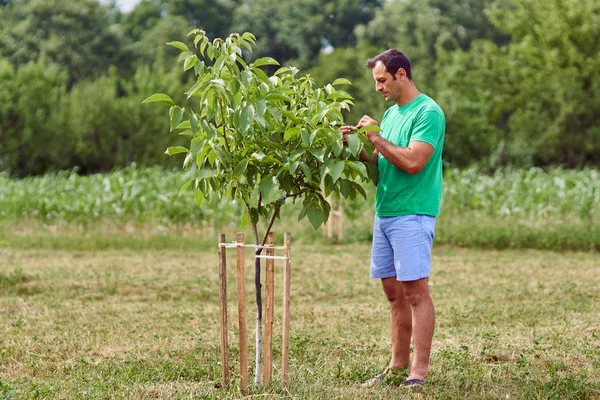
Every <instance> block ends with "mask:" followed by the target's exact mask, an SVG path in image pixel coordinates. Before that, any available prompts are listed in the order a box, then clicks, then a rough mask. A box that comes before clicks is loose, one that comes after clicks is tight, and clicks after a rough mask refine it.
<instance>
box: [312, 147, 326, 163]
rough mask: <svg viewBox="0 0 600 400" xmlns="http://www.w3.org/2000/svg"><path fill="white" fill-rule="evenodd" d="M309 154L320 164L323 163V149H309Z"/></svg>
mask: <svg viewBox="0 0 600 400" xmlns="http://www.w3.org/2000/svg"><path fill="white" fill-rule="evenodd" d="M310 152H311V154H312V155H313V156H315V158H316V159H317V160H319V161H320V162H324V161H325V149H323V148H317V149H310Z"/></svg>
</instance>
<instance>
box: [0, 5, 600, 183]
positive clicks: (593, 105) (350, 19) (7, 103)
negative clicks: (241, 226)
mask: <svg viewBox="0 0 600 400" xmlns="http://www.w3.org/2000/svg"><path fill="white" fill-rule="evenodd" d="M599 20H600V2H598V1H596V0H578V1H576V0H546V1H542V0H500V1H498V0H495V1H492V0H463V1H448V0H411V1H403V0H388V1H384V0H294V1H291V0H171V1H166V0H142V1H141V2H140V3H139V4H138V5H137V6H136V7H135V8H134V9H133V10H132V11H131V12H129V13H122V12H120V11H119V9H118V8H116V7H115V5H114V3H110V2H109V3H108V4H107V3H101V2H99V1H98V0H81V1H77V2H73V1H70V0H0V170H5V171H9V172H10V173H12V174H14V175H16V176H24V175H29V174H39V173H43V172H45V171H47V170H54V169H65V168H72V167H74V166H78V167H79V168H80V170H81V171H82V172H96V171H107V170H109V169H111V168H113V167H116V166H125V165H129V164H131V163H132V162H136V163H138V164H144V165H153V164H163V165H169V164H171V165H173V164H172V163H178V162H179V160H173V159H170V158H169V157H166V156H163V155H162V151H163V149H164V148H165V147H166V146H167V142H168V143H169V144H170V145H172V144H173V140H172V138H168V137H167V132H168V118H166V116H165V115H164V114H163V113H161V112H160V110H157V109H156V108H154V107H146V106H142V105H141V101H142V100H143V99H144V98H145V97H147V96H148V95H150V94H152V93H155V92H167V93H180V94H181V98H179V99H175V101H176V102H177V103H178V104H185V96H184V94H183V92H184V90H185V88H187V87H189V82H188V81H187V80H188V79H190V77H191V74H189V75H188V74H184V73H183V72H182V71H181V70H180V69H181V67H180V66H177V65H176V62H175V61H176V57H177V54H178V51H177V50H176V49H172V48H170V47H168V46H165V45H164V44H165V43H166V42H168V41H172V40H182V41H183V40H185V39H184V38H185V35H186V33H187V32H188V31H190V30H191V29H193V28H197V27H199V28H202V29H204V30H205V31H206V32H207V34H208V35H209V37H211V38H214V37H217V36H220V37H223V36H227V35H228V34H229V33H230V32H234V31H237V32H243V31H251V32H253V33H254V34H255V35H256V36H257V38H258V40H259V42H258V51H257V52H256V53H255V54H252V55H247V57H248V59H251V58H256V57H261V56H265V55H269V56H271V57H274V58H275V59H277V60H278V61H280V62H282V63H284V64H288V65H295V66H297V67H299V68H301V69H302V71H303V72H305V73H308V74H310V75H311V76H312V77H313V78H314V79H315V80H316V81H317V82H318V83H322V84H325V83H327V82H331V81H333V80H334V79H335V78H338V77H345V78H348V79H350V80H352V81H353V82H354V86H353V87H351V88H350V89H349V92H350V93H351V94H352V95H353V96H354V97H355V99H356V107H355V108H354V109H353V111H352V112H351V114H350V115H348V121H349V122H353V121H356V120H358V118H359V117H360V116H361V115H362V114H365V113H366V114H370V115H372V116H373V117H375V118H376V119H377V118H380V116H381V115H382V113H383V111H384V109H385V108H386V107H388V106H389V104H385V103H383V102H382V99H381V96H380V95H379V94H378V93H376V92H375V91H374V83H373V81H372V78H371V76H370V71H368V70H366V69H365V68H364V62H365V60H366V59H367V58H369V57H371V56H373V55H374V54H376V53H378V52H379V51H381V50H384V49H386V48H390V47H395V48H399V49H400V50H402V51H404V52H405V53H406V54H407V55H408V56H409V57H410V58H411V60H412V62H413V70H414V74H413V78H414V80H415V83H416V84H417V87H418V88H419V89H420V90H421V91H423V92H425V93H427V94H429V95H431V96H432V97H434V98H435V99H436V100H438V102H439V103H440V105H441V106H442V108H443V109H444V110H445V112H446V115H447V121H448V127H447V140H446V149H445V155H444V159H445V162H446V163H447V164H448V165H451V166H458V167H462V166H467V165H471V164H479V165H483V166H487V167H491V168H494V167H496V166H499V165H506V164H510V165H516V166H531V165H537V166H547V165H557V164H559V165H565V166H567V167H570V168H572V167H579V166H584V165H595V166H598V165H600V95H599V93H600V90H599V89H600V24H599V23H598V21H599ZM183 142H184V141H183Z"/></svg>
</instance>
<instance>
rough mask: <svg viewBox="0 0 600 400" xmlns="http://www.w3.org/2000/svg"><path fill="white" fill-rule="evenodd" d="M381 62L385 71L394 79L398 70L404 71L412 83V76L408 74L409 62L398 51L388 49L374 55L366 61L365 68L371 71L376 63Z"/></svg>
mask: <svg viewBox="0 0 600 400" xmlns="http://www.w3.org/2000/svg"><path fill="white" fill-rule="evenodd" d="M379 61H381V63H382V64H383V66H384V67H385V70H386V71H387V72H389V73H390V74H391V75H392V77H393V78H394V79H396V72H397V71H398V69H399V68H402V69H404V71H406V76H407V77H408V79H410V80H411V81H412V74H411V72H410V60H409V59H408V57H406V55H405V54H404V53H403V52H401V51H400V50H396V49H389V50H386V51H384V52H383V53H381V54H378V55H376V56H375V57H373V58H370V59H369V60H367V64H366V66H367V68H369V69H373V68H375V65H376V64H377V62H379Z"/></svg>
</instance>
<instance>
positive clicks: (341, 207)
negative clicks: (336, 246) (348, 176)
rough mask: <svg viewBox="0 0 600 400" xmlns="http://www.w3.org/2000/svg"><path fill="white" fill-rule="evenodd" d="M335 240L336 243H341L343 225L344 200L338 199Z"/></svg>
mask: <svg viewBox="0 0 600 400" xmlns="http://www.w3.org/2000/svg"><path fill="white" fill-rule="evenodd" d="M337 217H338V220H337V238H338V242H341V241H342V239H343V233H342V232H343V226H342V225H343V223H344V198H343V197H340V199H339V200H338V213H337Z"/></svg>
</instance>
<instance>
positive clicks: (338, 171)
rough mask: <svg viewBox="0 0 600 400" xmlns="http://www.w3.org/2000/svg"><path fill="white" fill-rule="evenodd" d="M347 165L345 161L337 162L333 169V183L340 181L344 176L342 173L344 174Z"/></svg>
mask: <svg viewBox="0 0 600 400" xmlns="http://www.w3.org/2000/svg"><path fill="white" fill-rule="evenodd" d="M345 165H346V163H344V162H343V161H337V162H335V164H334V165H333V168H331V179H332V180H333V183H335V182H336V181H337V180H338V179H340V177H341V176H342V172H344V166H345Z"/></svg>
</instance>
